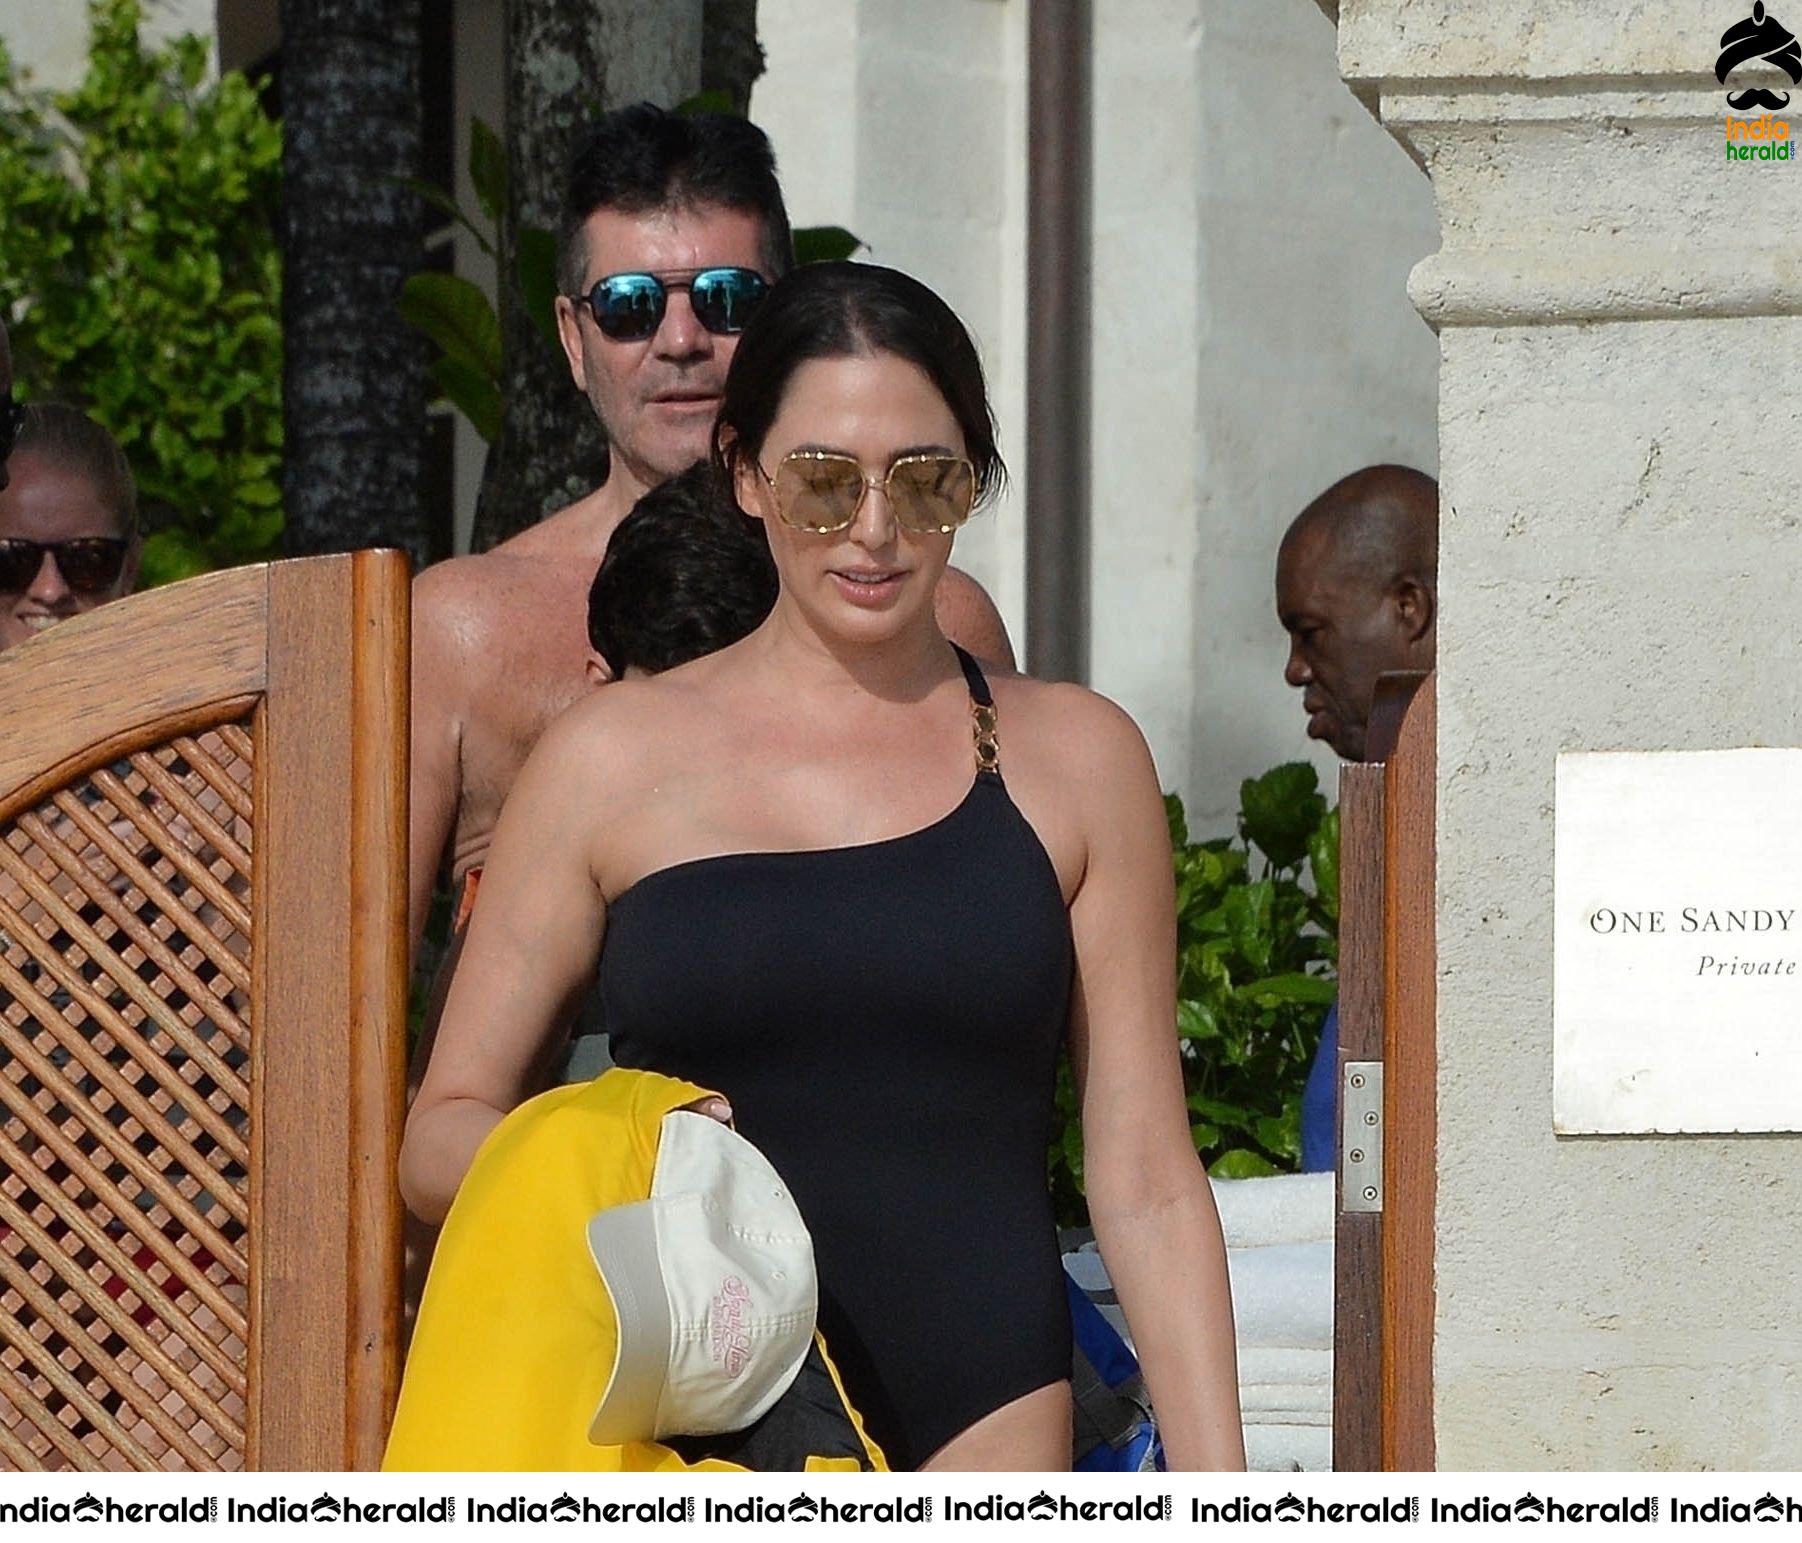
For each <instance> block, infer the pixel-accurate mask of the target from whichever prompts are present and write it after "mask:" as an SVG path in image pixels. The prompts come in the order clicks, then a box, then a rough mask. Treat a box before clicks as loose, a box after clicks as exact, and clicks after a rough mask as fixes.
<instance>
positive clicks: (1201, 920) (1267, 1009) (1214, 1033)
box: [1049, 762, 1339, 1226]
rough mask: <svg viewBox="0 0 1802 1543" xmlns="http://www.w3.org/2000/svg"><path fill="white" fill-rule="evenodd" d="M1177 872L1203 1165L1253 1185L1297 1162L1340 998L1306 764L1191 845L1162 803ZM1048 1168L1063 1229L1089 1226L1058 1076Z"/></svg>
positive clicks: (1192, 1121) (1317, 795) (1182, 1013)
mask: <svg viewBox="0 0 1802 1543" xmlns="http://www.w3.org/2000/svg"><path fill="white" fill-rule="evenodd" d="M1164 802H1165V812H1166V814H1167V816H1168V818H1169V822H1170V844H1171V849H1172V857H1173V861H1174V862H1175V865H1176V942H1177V986H1176V996H1177V1002H1176V1023H1175V1026H1174V1027H1175V1031H1176V1035H1177V1039H1178V1051H1179V1054H1180V1056H1181V1058H1182V1069H1183V1082H1184V1088H1185V1092H1186V1096H1187V1099H1188V1105H1189V1125H1190V1134H1191V1135H1192V1137H1193V1138H1194V1142H1195V1150H1196V1152H1197V1153H1198V1154H1199V1155H1200V1157H1201V1160H1202V1161H1203V1162H1204V1163H1205V1164H1206V1165H1207V1168H1208V1171H1209V1172H1210V1173H1212V1174H1214V1175H1216V1176H1217V1177H1222V1178H1250V1177H1254V1176H1257V1175H1261V1174H1270V1173H1281V1172H1286V1171H1292V1170H1293V1169H1294V1168H1295V1166H1296V1164H1297V1162H1298V1161H1299V1160H1300V1157H1301V1090H1302V1084H1303V1083H1304V1082H1306V1080H1307V1075H1308V1067H1309V1065H1310V1063H1311V1062H1312V1060H1313V1057H1314V1051H1315V1049H1316V1047H1317V1046H1318V1045H1319V1043H1320V1031H1321V1027H1322V1025H1323V1023H1324V1022H1325V1019H1326V1011H1327V1008H1328V1006H1329V1005H1330V1004H1331V1002H1332V1000H1333V995H1334V992H1335V990H1336V986H1335V983H1334V979H1333V976H1332V974H1331V969H1332V966H1333V963H1334V961H1335V960H1336V958H1337V942H1336V937H1337V931H1338V920H1339V814H1338V811H1337V810H1329V809H1328V808H1327V802H1326V799H1325V798H1324V797H1323V796H1322V794H1321V792H1320V779H1319V778H1318V777H1317V776H1316V774H1315V772H1314V768H1313V767H1312V766H1309V765H1308V764H1306V763H1305V762H1294V763H1291V764H1288V765H1284V766H1278V767H1276V768H1274V769H1273V770H1271V771H1268V772H1266V773H1265V774H1264V775H1263V776H1261V777H1254V778H1248V779H1247V780H1246V781H1245V782H1244V783H1243V784H1242V785H1241V787H1240V790H1239V820H1238V833H1237V835H1235V836H1222V837H1217V838H1215V839H1213V840H1209V841H1199V842H1192V841H1190V839H1189V831H1188V823H1187V820H1186V819H1185V817H1184V813H1183V806H1182V801H1181V800H1180V799H1179V798H1177V797H1176V795H1175V794H1168V795H1166V797H1165V800H1164ZM1057 1111H1058V1112H1057V1127H1056V1129H1055V1131H1054V1134H1053V1140H1052V1146H1051V1153H1050V1159H1049V1163H1050V1171H1051V1184H1052V1194H1053V1198H1054V1202H1055V1204H1056V1208H1057V1213H1058V1222H1059V1225H1060V1226H1080V1225H1083V1224H1085V1223H1086V1221H1087V1209H1088V1208H1087V1202H1086V1201H1085V1199H1084V1197H1083V1184H1082V1129H1081V1121H1080V1119H1079V1117H1078V1115H1077V1111H1076V1097H1075V1091H1074V1088H1073V1086H1072V1084H1071V1080H1070V1072H1069V1066H1068V1064H1067V1063H1066V1064H1064V1065H1063V1066H1061V1067H1060V1068H1059V1073H1058V1087H1057Z"/></svg>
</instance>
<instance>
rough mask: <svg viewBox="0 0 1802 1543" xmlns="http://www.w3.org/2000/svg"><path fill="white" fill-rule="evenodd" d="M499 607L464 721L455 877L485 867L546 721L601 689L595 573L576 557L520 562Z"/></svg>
mask: <svg viewBox="0 0 1802 1543" xmlns="http://www.w3.org/2000/svg"><path fill="white" fill-rule="evenodd" d="M511 566H512V567H513V568H514V569H515V570H516V571H515V572H514V573H512V574H510V575H509V576H508V578H509V582H508V584H507V585H506V588H507V590H508V594H507V596H506V598H505V599H504V600H502V599H501V597H500V596H499V595H498V594H497V596H496V597H495V598H496V602H497V604H496V609H497V611H498V612H499V613H500V616H501V617H504V618H506V619H507V622H510V623H511V625H509V624H507V622H502V623H500V624H497V625H495V626H494V627H492V628H489V629H485V630H486V632H487V638H486V646H487V649H488V652H489V664H488V667H487V668H485V669H484V670H483V671H482V672H481V673H480V674H479V675H477V676H475V677H474V678H473V679H471V681H470V682H469V685H470V690H469V692H468V694H467V696H466V697H465V702H466V711H465V712H464V713H463V714H462V715H461V716H460V721H459V724H458V743H457V757H458V763H459V771H460V778H459V781H460V791H459V795H458V800H457V815H456V827H455V830H454V833H453V835H452V839H451V876H452V879H453V880H454V881H460V880H461V879H462V876H463V874H464V873H465V872H467V871H468V870H469V869H470V868H471V867H475V866H478V865H479V864H480V863H481V862H482V860H483V857H484V855H485V854H486V852H487V850H488V843H489V841H490V839H491V838H492V837H493V835H494V826H495V822H496V821H497V820H499V818H500V812H501V805H502V804H503V803H504V802H505V800H506V797H507V790H508V789H509V788H511V787H512V786H513V782H514V779H515V778H516V777H517V776H518V775H519V769H520V767H522V766H523V765H524V764H525V761H526V757H527V756H529V755H530V754H531V753H532V747H533V746H534V745H535V744H537V743H538V739H539V736H540V735H541V734H543V733H544V730H545V728H546V726H547V725H549V723H550V722H551V720H552V719H553V718H555V717H556V716H557V715H558V714H559V713H561V712H562V711H563V710H564V708H566V707H568V706H569V705H570V704H571V703H572V702H574V701H575V700H576V699H577V698H578V697H581V696H583V695H585V694H586V693H587V692H588V691H589V690H591V689H592V688H591V687H590V685H589V684H588V680H587V676H586V674H585V671H586V667H587V663H588V660H589V658H590V656H591V652H592V650H591V649H590V647H589V642H588V631H587V608H588V583H589V580H590V578H591V577H592V574H589V573H583V572H577V571H572V570H571V568H570V566H569V565H567V564H561V563H556V562H548V561H546V562H530V561H527V560H517V561H515V562H514V563H513V564H512V565H511Z"/></svg>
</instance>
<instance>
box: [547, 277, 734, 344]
mask: <svg viewBox="0 0 1802 1543" xmlns="http://www.w3.org/2000/svg"><path fill="white" fill-rule="evenodd" d="M672 289H686V290H687V291H688V303H689V304H690V305H692V306H693V307H694V311H695V319H696V320H697V321H698V322H700V324H701V325H702V326H703V327H705V328H706V329H707V330H708V331H709V332H712V333H716V334H720V335H725V334H729V333H734V332H743V331H744V330H745V323H746V322H748V321H749V320H750V319H751V313H752V312H753V311H754V310H756V309H757V303H758V301H760V300H762V299H763V297H764V295H765V294H766V293H767V292H768V290H769V285H768V284H766V283H765V282H764V280H763V275H762V274H761V273H758V272H756V271H755V270H753V269H750V268H693V269H688V270H686V271H684V272H680V273H610V274H608V275H607V277H606V278H604V279H601V280H599V281H597V282H596V284H595V286H594V288H593V289H591V290H589V291H588V293H587V294H585V295H570V296H568V297H567V298H568V299H570V300H572V301H573V302H574V303H575V304H577V305H579V306H581V305H585V306H587V307H588V309H589V311H590V312H591V313H592V314H593V316H594V324H595V325H596V326H597V327H599V328H600V329H601V332H602V334H603V335H604V336H606V337H610V338H612V339H613V340H614V341H615V342H619V343H639V342H643V341H644V339H646V338H648V337H652V336H654V335H655V334H656V331H657V329H658V328H659V327H660V326H662V325H663V313H664V312H665V311H666V310H668V309H669V292H670V291H671V290H672Z"/></svg>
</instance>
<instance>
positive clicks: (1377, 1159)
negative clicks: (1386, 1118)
mask: <svg viewBox="0 0 1802 1543" xmlns="http://www.w3.org/2000/svg"><path fill="white" fill-rule="evenodd" d="M1339 1110H1340V1125H1339V1132H1340V1135H1339V1195H1340V1205H1339V1208H1340V1210H1342V1211H1352V1212H1355V1211H1380V1210H1382V1209H1383V1063H1382V1062H1381V1061H1347V1062H1346V1063H1345V1081H1344V1084H1343V1086H1341V1088H1340V1089H1339Z"/></svg>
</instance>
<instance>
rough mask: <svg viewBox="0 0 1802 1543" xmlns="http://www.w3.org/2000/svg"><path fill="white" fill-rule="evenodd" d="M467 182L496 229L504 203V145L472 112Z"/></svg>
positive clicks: (505, 186)
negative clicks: (473, 189)
mask: <svg viewBox="0 0 1802 1543" xmlns="http://www.w3.org/2000/svg"><path fill="white" fill-rule="evenodd" d="M469 181H470V184H471V186H473V187H474V188H475V190H476V202H477V203H479V204H480V205H481V206H482V213H483V214H485V215H487V216H488V223H489V224H490V225H492V226H494V227H495V228H496V229H499V228H500V223H501V210H502V209H504V208H505V207H506V204H507V148H506V146H505V145H503V144H502V143H501V139H500V135H498V134H496V133H495V132H494V130H493V129H491V128H490V127H489V126H488V125H487V123H485V122H484V121H483V120H482V119H481V118H478V117H476V116H475V115H474V114H473V113H472V114H471V115H470V119H469Z"/></svg>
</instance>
